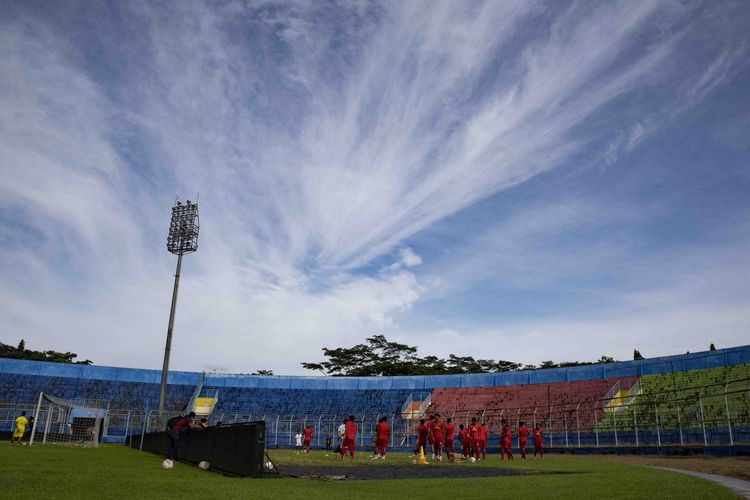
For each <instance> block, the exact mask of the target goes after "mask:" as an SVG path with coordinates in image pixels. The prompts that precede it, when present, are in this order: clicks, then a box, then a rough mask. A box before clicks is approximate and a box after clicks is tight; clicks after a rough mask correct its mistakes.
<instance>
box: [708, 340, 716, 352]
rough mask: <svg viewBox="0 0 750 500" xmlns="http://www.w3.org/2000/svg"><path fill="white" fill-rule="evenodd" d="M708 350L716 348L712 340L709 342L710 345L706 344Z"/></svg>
mask: <svg viewBox="0 0 750 500" xmlns="http://www.w3.org/2000/svg"><path fill="white" fill-rule="evenodd" d="M708 350H709V351H715V350H716V346H715V345H714V343H713V342H711V345H710V346H708Z"/></svg>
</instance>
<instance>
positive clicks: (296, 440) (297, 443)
mask: <svg viewBox="0 0 750 500" xmlns="http://www.w3.org/2000/svg"><path fill="white" fill-rule="evenodd" d="M294 445H295V447H296V448H297V453H299V452H300V451H302V433H301V432H300V431H297V434H295V435H294Z"/></svg>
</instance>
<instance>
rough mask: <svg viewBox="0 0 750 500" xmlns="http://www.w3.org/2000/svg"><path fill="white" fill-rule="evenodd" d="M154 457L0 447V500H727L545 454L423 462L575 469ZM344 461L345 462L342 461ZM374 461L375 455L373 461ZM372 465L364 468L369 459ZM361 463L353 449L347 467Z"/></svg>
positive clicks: (621, 469)
mask: <svg viewBox="0 0 750 500" xmlns="http://www.w3.org/2000/svg"><path fill="white" fill-rule="evenodd" d="M271 457H272V459H273V460H274V461H275V462H277V463H278V464H279V467H280V468H282V469H283V465H284V464H309V465H338V464H339V461H338V459H337V457H336V456H335V455H330V456H326V455H325V453H324V452H321V451H314V452H311V454H310V455H296V454H295V453H294V452H293V451H287V450H285V451H272V452H271ZM161 461H162V457H159V456H156V455H153V454H150V453H142V452H138V451H135V450H131V449H129V448H126V447H124V446H118V445H105V446H102V447H100V448H98V449H83V448H69V447H62V446H35V447H28V446H22V447H12V446H9V445H7V444H3V445H2V446H0V491H1V492H2V496H3V497H4V498H12V499H23V498H30V499H31V498H33V499H35V500H38V499H39V498H93V497H99V498H129V499H130V498H170V499H174V498H252V499H260V498H285V499H286V498H304V499H306V500H313V499H318V498H321V499H322V498H325V499H336V498H347V499H351V498H404V499H409V500H411V499H418V498H444V497H446V496H453V497H459V498H472V499H475V498H518V497H520V496H527V497H533V498H556V499H565V498H571V499H573V498H574V499H585V498H634V499H636V498H637V499H641V498H675V499H677V498H680V499H686V498H711V499H714V500H718V499H722V498H736V497H735V496H734V494H733V493H731V492H730V491H729V490H726V489H724V488H723V487H721V486H718V485H715V484H713V483H709V482H706V481H702V480H699V479H695V478H692V477H687V476H684V475H681V474H676V473H669V472H663V471H658V470H654V469H650V468H647V467H642V466H637V465H625V464H618V463H612V462H607V461H603V460H596V459H593V460H585V459H581V458H569V457H554V456H550V457H547V458H545V459H544V460H543V461H540V460H537V461H535V460H528V461H526V462H521V461H520V460H516V461H514V462H513V463H508V462H507V461H506V462H504V463H502V464H501V462H500V460H499V458H498V457H495V456H493V457H492V458H490V459H488V460H487V461H484V462H479V463H477V464H468V463H467V464H442V465H436V464H430V465H427V466H425V467H499V466H501V465H502V466H504V467H512V468H519V469H526V470H529V471H540V472H543V471H560V472H569V473H570V472H572V473H575V474H561V475H533V476H525V477H521V476H512V477H498V478H482V479H429V480H413V479H410V480H389V481H321V480H309V479H293V478H282V479H279V478H275V479H251V478H232V477H225V476H222V475H220V474H216V473H212V472H205V471H201V470H199V469H198V468H196V467H193V466H190V465H186V464H181V463H177V464H176V465H175V469H174V470H171V471H165V470H162V469H161ZM346 463H348V460H347V462H346ZM380 463H382V462H378V464H380ZM387 463H389V464H394V463H404V464H406V463H411V458H410V457H409V455H407V454H402V453H391V454H389V455H388V460H387ZM378 464H373V465H372V466H378ZM369 465H371V463H370V460H369V457H367V456H366V455H364V454H360V455H359V456H358V457H357V460H356V461H355V462H354V463H353V464H352V465H351V466H352V467H361V466H369Z"/></svg>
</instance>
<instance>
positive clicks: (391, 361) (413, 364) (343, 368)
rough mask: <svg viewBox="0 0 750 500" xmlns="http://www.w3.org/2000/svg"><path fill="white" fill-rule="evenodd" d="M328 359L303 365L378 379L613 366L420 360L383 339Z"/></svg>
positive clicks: (330, 352)
mask: <svg viewBox="0 0 750 500" xmlns="http://www.w3.org/2000/svg"><path fill="white" fill-rule="evenodd" d="M323 355H324V356H325V357H326V358H327V359H326V360H325V361H321V362H318V363H302V366H303V367H304V368H306V369H308V370H314V371H319V372H322V373H324V374H326V375H332V376H334V377H338V376H344V375H346V376H381V375H443V374H461V373H496V372H507V371H511V370H536V369H544V368H566V367H570V366H585V365H593V364H595V363H614V362H615V360H614V359H613V358H611V357H609V356H602V357H601V358H599V360H598V361H595V362H591V361H564V362H562V363H555V362H553V361H543V362H542V364H541V365H539V368H537V367H536V366H535V365H523V364H521V363H515V362H513V361H505V360H502V359H501V360H498V361H495V360H494V359H474V358H473V357H471V356H457V355H455V354H451V355H449V356H448V359H442V358H438V357H437V356H424V357H420V356H419V353H418V352H417V348H416V347H414V346H409V345H406V344H399V343H398V342H391V341H389V340H387V339H386V338H385V337H384V336H383V335H375V336H374V337H369V338H366V339H365V343H364V344H357V345H355V346H353V347H336V348H329V347H324V348H323Z"/></svg>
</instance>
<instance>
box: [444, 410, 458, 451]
mask: <svg viewBox="0 0 750 500" xmlns="http://www.w3.org/2000/svg"><path fill="white" fill-rule="evenodd" d="M455 429H456V426H455V425H453V419H451V418H448V420H446V421H445V444H444V446H445V454H446V455H447V456H448V460H450V461H453V460H454V456H453V454H454V453H455V452H454V450H453V433H454V431H455Z"/></svg>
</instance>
